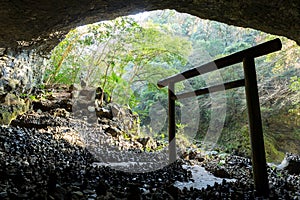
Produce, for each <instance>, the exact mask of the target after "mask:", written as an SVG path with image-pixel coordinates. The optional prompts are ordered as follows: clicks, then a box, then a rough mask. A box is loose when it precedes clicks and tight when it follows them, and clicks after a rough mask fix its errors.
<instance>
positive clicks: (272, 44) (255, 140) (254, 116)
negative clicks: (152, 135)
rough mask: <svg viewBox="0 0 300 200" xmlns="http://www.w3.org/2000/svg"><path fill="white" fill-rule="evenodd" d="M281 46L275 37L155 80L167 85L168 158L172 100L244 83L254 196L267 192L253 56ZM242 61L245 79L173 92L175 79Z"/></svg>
mask: <svg viewBox="0 0 300 200" xmlns="http://www.w3.org/2000/svg"><path fill="white" fill-rule="evenodd" d="M281 48H282V44H281V41H280V39H278V38H277V39H274V40H271V41H268V42H265V43H262V44H259V45H257V46H254V47H251V48H248V49H246V50H243V51H239V52H237V53H234V54H231V55H229V56H226V57H223V58H219V59H217V60H214V61H212V62H209V63H206V64H204V65H202V66H199V67H196V68H192V69H189V70H187V71H184V72H182V73H180V74H176V75H174V76H171V77H168V78H166V79H163V80H160V81H158V83H157V85H158V87H159V88H163V87H166V86H168V101H169V105H168V107H169V108H168V109H169V110H168V116H169V162H171V163H172V162H174V161H175V160H176V140H175V133H176V123H175V101H176V100H178V99H183V98H188V97H193V96H199V95H203V94H207V93H212V92H218V91H222V90H224V88H225V90H228V89H231V88H237V87H242V86H245V93H246V100H247V109H248V120H249V130H250V143H251V151H252V165H253V178H254V186H255V189H256V195H257V196H264V197H268V196H269V182H268V174H267V163H266V155H265V148H264V137H263V129H262V122H261V113H260V105H259V96H258V88H257V77H256V70H255V61H254V59H255V58H257V57H260V56H263V55H266V54H269V53H272V52H275V51H278V50H280V49H281ZM240 62H243V68H244V79H240V80H236V81H231V82H227V83H224V84H221V85H215V86H211V87H208V88H202V89H199V90H195V91H192V92H186V93H181V94H175V83H177V82H180V81H183V80H187V79H189V78H192V77H195V76H199V75H202V74H205V73H208V72H212V71H215V70H218V69H222V68H225V67H228V66H230V65H233V64H236V63H240Z"/></svg>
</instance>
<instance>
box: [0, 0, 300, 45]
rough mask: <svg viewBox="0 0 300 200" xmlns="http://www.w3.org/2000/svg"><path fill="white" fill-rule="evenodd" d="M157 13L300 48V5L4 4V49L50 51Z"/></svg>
mask: <svg viewBox="0 0 300 200" xmlns="http://www.w3.org/2000/svg"><path fill="white" fill-rule="evenodd" d="M157 9H176V10H177V11H179V12H186V13H190V14H192V15H195V16H198V17H200V18H205V19H211V20H216V21H220V22H224V23H227V24H233V25H237V26H243V27H251V28H254V29H258V30H262V31H265V32H269V33H272V34H275V35H283V36H287V37H289V38H290V39H293V40H295V41H297V42H298V44H300V31H299V30H300V24H299V21H300V14H299V13H300V1H299V0H286V1H281V0H262V1H257V0H247V1H244V0H242V1H241V0H239V1H236V0H234V1H227V0H209V1H207V0H180V1H179V0H164V1H158V0H135V1H132V0H122V1H120V0H111V1H107V0H65V1H58V0H47V1H46V0H41V1H35V0H22V1H20V0H13V1H11V0H3V1H1V3H0V27H1V31H0V48H6V47H17V46H18V45H19V46H20V45H21V46H32V45H33V44H34V43H35V44H37V46H41V45H42V44H43V47H44V49H46V50H50V49H51V48H52V47H54V46H55V45H56V44H57V43H58V42H59V39H60V38H61V37H63V35H64V34H65V33H66V32H67V31H68V30H70V29H71V28H74V27H76V26H79V25H84V24H88V23H92V22H97V21H101V20H108V19H113V18H115V17H117V16H122V15H128V14H135V13H138V12H141V11H150V10H157ZM32 48H36V46H35V47H32Z"/></svg>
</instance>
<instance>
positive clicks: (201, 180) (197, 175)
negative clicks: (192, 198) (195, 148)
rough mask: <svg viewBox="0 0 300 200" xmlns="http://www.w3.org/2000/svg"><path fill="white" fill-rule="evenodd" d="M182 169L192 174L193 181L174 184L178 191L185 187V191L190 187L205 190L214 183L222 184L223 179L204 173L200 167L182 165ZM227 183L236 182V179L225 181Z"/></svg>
mask: <svg viewBox="0 0 300 200" xmlns="http://www.w3.org/2000/svg"><path fill="white" fill-rule="evenodd" d="M183 168H184V169H187V170H188V171H191V173H192V179H193V181H189V182H179V181H176V182H175V184H174V185H175V186H176V187H178V188H179V189H181V190H182V189H183V188H184V187H186V188H187V189H190V188H191V187H193V188H196V189H199V190H200V189H202V188H206V187H207V185H210V186H213V185H214V184H215V183H222V181H223V179H224V178H218V177H215V176H214V175H213V174H211V173H210V172H208V171H206V170H205V168H204V167H201V166H199V165H194V166H190V165H183ZM225 180H226V181H227V182H232V181H236V179H225Z"/></svg>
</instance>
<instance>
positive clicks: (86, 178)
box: [0, 107, 300, 200]
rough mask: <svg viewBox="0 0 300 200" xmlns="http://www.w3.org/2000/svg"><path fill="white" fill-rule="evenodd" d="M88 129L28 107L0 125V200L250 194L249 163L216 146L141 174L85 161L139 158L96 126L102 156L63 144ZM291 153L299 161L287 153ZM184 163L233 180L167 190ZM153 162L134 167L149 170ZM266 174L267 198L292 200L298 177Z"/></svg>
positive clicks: (131, 145) (132, 145)
mask: <svg viewBox="0 0 300 200" xmlns="http://www.w3.org/2000/svg"><path fill="white" fill-rule="evenodd" d="M53 109H57V107H55V108H53ZM99 121H100V122H102V121H103V120H99ZM16 122H18V123H16ZM110 123H111V121H110V120H109V119H105V124H103V125H105V126H108V127H110ZM114 125H115V123H114ZM99 126H101V124H100V125H99ZM108 127H107V128H108ZM107 128H105V129H107ZM96 129H97V127H96V126H89V125H88V124H87V123H86V122H84V121H80V119H74V118H72V116H69V117H68V118H64V117H57V118H55V117H54V116H53V115H51V109H50V110H49V111H47V112H46V111H43V112H41V113H36V112H29V113H27V114H25V115H23V116H21V117H18V118H17V119H16V121H15V123H12V125H11V126H10V127H0V155H1V160H0V177H1V179H0V199H17V198H19V199H21V198H23V199H71V198H74V199H90V200H92V199H128V198H129V197H131V198H134V199H255V198H256V197H255V196H254V185H253V178H252V167H251V160H250V159H249V158H243V157H240V156H235V155H230V154H228V155H222V154H221V155H219V153H218V152H217V151H213V152H210V153H209V155H213V156H208V157H209V158H203V157H199V156H198V155H197V154H194V153H193V154H191V153H190V154H189V155H188V156H187V159H188V160H182V159H179V160H178V161H176V162H174V163H172V164H171V165H167V166H165V167H163V168H161V169H159V170H156V171H149V172H146V173H128V172H125V171H120V170H117V169H115V168H112V167H110V166H105V165H103V166H101V165H93V163H97V162H98V163H101V162H102V163H104V158H107V155H109V156H111V158H107V159H108V160H110V161H111V160H113V159H114V160H118V159H120V158H122V156H124V157H126V156H128V155H131V154H127V153H128V152H131V153H133V154H134V155H139V153H138V152H141V151H142V150H141V149H139V151H134V150H136V149H137V147H139V148H140V146H141V144H140V143H139V142H137V141H133V140H125V139H124V138H122V137H113V136H112V135H110V134H107V133H106V132H104V131H99V132H97V133H98V135H97V139H98V141H99V140H100V138H101V137H102V139H101V141H102V142H103V141H107V142H103V144H101V146H100V147H101V148H100V147H99V148H100V149H98V151H99V153H100V154H101V153H103V152H105V153H106V155H105V156H106V157H101V156H100V157H95V156H94V155H93V154H92V153H91V150H92V147H91V146H92V145H94V144H90V145H91V146H90V147H85V146H81V145H78V144H79V143H76V142H73V143H71V142H70V141H67V140H66V139H64V137H63V136H64V135H68V136H70V137H72V138H75V135H76V134H75V132H72V131H73V130H81V131H82V133H91V132H92V133H93V132H95V130H96ZM99 130H100V128H99ZM101 130H104V129H102V128H101ZM71 133H72V134H71ZM73 133H74V134H73ZM100 136H101V137H100ZM66 138H67V137H66ZM89 141H90V142H93V141H96V140H89ZM112 143H115V144H118V145H122V147H123V148H124V149H125V150H128V149H131V151H124V152H125V153H124V154H122V155H116V154H115V153H114V150H115V149H114V148H113V145H112ZM95 144H96V143H95ZM97 148H98V147H97ZM94 150H95V151H96V150H97V149H94ZM108 152H109V154H108ZM148 156H149V157H148ZM150 156H153V155H152V154H151V153H148V154H146V156H145V157H144V158H141V159H144V160H145V161H147V160H148V159H149V158H150ZM294 157H296V158H299V157H297V156H295V155H293V158H294ZM200 158H201V159H200ZM100 159H102V160H100ZM122 159H124V158H122ZM135 159H136V158H135V157H132V156H131V157H130V158H128V159H127V161H128V162H129V161H130V162H132V164H131V167H132V166H133V165H134V162H135V161H136V160H135ZM164 159H165V160H167V158H165V157H158V158H157V160H158V161H159V160H164ZM124 162H126V160H125V161H124ZM128 162H127V163H128ZM192 162H195V163H198V164H199V165H201V166H203V167H205V169H206V170H207V171H209V172H211V173H212V174H215V176H223V177H230V178H234V179H236V180H237V181H235V182H227V181H222V182H220V183H215V184H213V185H212V186H207V188H203V189H197V188H192V187H191V188H189V189H187V188H183V189H179V188H177V187H175V186H174V183H175V182H176V181H179V182H189V181H191V177H192V175H191V173H190V172H188V170H186V169H184V168H183V166H184V165H186V164H189V163H192ZM155 164H156V163H152V164H151V165H146V166H145V165H140V166H135V167H141V168H143V167H149V168H152V167H155ZM268 174H269V181H270V199H299V198H300V193H299V191H300V178H299V175H297V174H291V173H289V172H288V170H284V169H277V168H276V167H268ZM257 199H258V198H257Z"/></svg>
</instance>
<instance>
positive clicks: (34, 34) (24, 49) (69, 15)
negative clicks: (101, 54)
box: [0, 0, 300, 199]
mask: <svg viewBox="0 0 300 200" xmlns="http://www.w3.org/2000/svg"><path fill="white" fill-rule="evenodd" d="M163 9H174V10H176V11H178V12H182V13H189V14H191V15H193V16H197V17H200V18H202V19H209V20H215V21H219V22H223V23H226V24H228V25H235V26H239V27H249V28H253V29H256V30H261V31H264V32H267V33H271V34H275V35H280V36H285V37H287V38H289V39H292V40H294V41H295V42H296V43H297V44H298V45H299V44H300V31H299V30H300V24H299V23H297V22H299V21H300V1H298V0H286V1H282V0H275V1H271V0H264V1H254V0H251V1H223V0H222V1H217V0H211V1H203V0H184V1H170V0H166V1H157V0H153V1H146V0H139V1H117V0H113V1H98V0H84V1H83V0H79V1H75V0H67V1H55V0H50V1H33V0H22V1H20V0H18V1H16V0H13V1H9V0H5V1H2V2H1V7H0V10H1V12H0V16H1V18H0V25H1V27H2V29H1V32H0V69H1V76H0V100H1V102H3V101H4V102H5V98H7V97H9V98H12V99H13V98H14V96H10V93H13V95H14V94H18V95H19V94H22V93H25V92H26V93H27V92H29V93H30V92H31V91H32V90H33V88H35V86H38V85H40V84H41V83H42V80H43V73H44V71H43V69H42V67H41V66H43V64H44V62H45V60H47V59H48V58H49V53H50V52H51V50H52V49H53V48H54V47H55V46H57V44H58V43H59V42H60V41H62V40H63V39H64V38H65V36H66V35H67V33H68V32H69V31H70V30H72V29H73V28H76V27H78V26H82V25H86V24H91V23H95V22H99V21H104V20H111V19H115V18H116V17H119V16H127V15H131V14H137V13H140V12H144V11H153V10H163ZM15 91H17V92H16V93H15ZM22 104H24V107H28V104H27V102H22ZM18 109H20V108H18ZM23 109H24V108H21V111H19V110H12V113H14V112H19V113H24V111H23ZM27 109H28V108H26V109H25V110H27ZM117 109H119V108H117ZM59 111H61V110H59ZM10 112H11V111H10ZM61 112H62V113H54V115H58V116H60V115H62V116H63V115H66V114H65V113H63V111H61ZM5 114H6V113H1V118H4V117H3V116H4V115H5ZM106 114H107V113H106ZM107 115H110V113H109V114H107ZM32 116H33V115H32ZM15 117H16V116H14V118H15ZM64 117H66V116H64ZM18 120H19V119H18ZM7 123H8V124H9V123H10V121H9V122H7ZM50 125H51V126H53V124H49V126H50ZM13 126H14V128H12V129H6V128H2V127H0V130H1V131H7V130H8V132H9V133H10V132H11V133H15V136H12V135H13V134H9V137H12V138H18V137H19V136H18V134H23V133H20V132H18V130H16V127H17V126H18V124H17V122H15V125H13ZM22 126H24V127H26V126H28V124H26V123H25V124H23V125H22ZM44 126H45V127H44ZM54 126H55V125H54ZM39 128H41V129H47V124H46V125H43V126H41V127H39ZM49 130H51V129H50V128H49ZM47 131H48V130H47ZM47 131H46V132H47ZM51 131H52V130H51ZM64 131H66V132H68V130H67V129H66V130H64ZM109 131H110V132H111V134H112V135H118V134H119V130H115V129H111V128H110V130H109ZM33 132H34V131H33ZM35 132H36V133H37V131H35ZM26 134H27V135H26ZM23 135H24V134H23ZM28 135H29V131H28V132H27V133H25V136H26V137H27V136H28ZM25 136H24V137H25ZM20 137H21V136H20ZM26 137H25V138H26ZM44 137H45V140H47V135H43V136H42V138H44ZM141 139H146V140H147V138H141ZM148 140H149V139H148ZM148 140H147V141H148ZM146 143H147V142H146ZM6 146H9V144H7V143H5V145H3V147H4V148H3V149H5V148H6ZM57 146H59V145H57ZM79 146H80V145H79ZM9 148H10V147H7V149H9ZM47 148H48V147H47ZM59 150H61V151H65V148H64V147H61V146H60V147H59ZM28 151H30V150H28ZM80 151H82V150H80ZM194 154H197V153H195V152H190V153H189V155H188V156H190V157H194V159H199V160H202V159H203V158H201V157H197V156H195V155H194ZM74 155H75V156H77V155H76V153H74ZM74 155H73V154H72V153H70V155H69V154H68V156H74ZM89 159H90V158H89ZM230 159H232V160H230V162H232V163H235V164H237V165H245V166H243V167H249V165H250V160H247V159H245V160H242V161H241V163H237V161H236V160H234V159H235V157H232V158H230ZM91 160H92V159H91ZM220 160H221V161H222V162H225V161H224V160H222V159H220ZM221 161H220V163H221ZM238 162H240V161H238ZM27 163H28V162H27V161H22V164H23V165H24V166H25V167H24V168H26V166H28V165H29V164H27ZM220 163H213V164H215V165H222V164H220ZM60 164H61V163H60ZM174 165H175V167H174ZM174 165H173V166H171V167H174V168H175V169H177V168H179V169H178V171H179V172H181V170H182V169H181V167H178V166H179V164H177V163H175V164H174ZM70 166H71V167H70V169H71V168H72V167H73V168H74V167H77V166H76V165H74V166H72V165H70ZM52 167H53V166H52ZM68 167H69V166H68ZM89 167H90V166H89ZM54 169H55V166H54ZM68 169H69V168H68ZM68 169H64V170H68ZM52 170H53V169H49V171H46V172H45V173H46V174H47V175H48V176H49V177H50V178H49V182H48V183H47V189H48V193H51V195H52V194H53V195H54V196H50V198H54V199H55V198H61V197H62V196H63V195H65V196H67V195H68V193H67V191H66V189H64V188H63V187H65V188H67V186H65V185H64V186H61V185H59V184H58V181H57V180H58V179H59V178H58V177H57V176H58V175H55V173H56V172H55V170H54V171H52ZM72 170H74V169H72ZM166 171H168V169H167V170H166ZM69 172H70V171H68V173H69ZM71 172H72V171H71ZM106 173H107V172H105V170H104V172H103V174H104V175H101V176H103V177H102V178H104V177H105V176H109V175H110V174H108V175H107V174H106ZM111 173H112V174H113V176H112V177H113V178H112V179H113V181H114V183H113V184H115V182H117V181H118V180H119V179H118V178H119V176H121V175H122V176H123V174H121V175H120V174H118V172H111ZM163 173H164V172H163ZM217 173H220V174H221V176H224V177H227V176H228V178H229V175H227V174H226V172H224V171H222V169H221V170H218V171H217ZM70 174H72V173H70ZM166 174H167V175H166ZM2 175H5V176H6V174H5V172H4V171H3V170H2V171H1V169H0V176H2ZM52 175H54V176H53V177H52ZM60 175H61V174H60ZM72 175H74V174H72ZM165 175H166V176H165ZM12 176H13V178H16V177H17V178H18V174H17V175H15V174H13V175H12ZM164 176H165V177H167V178H168V177H169V176H170V175H169V174H168V173H167V172H166V173H164ZM237 176H238V175H237ZM51 177H52V178H51ZM137 177H138V178H136V177H135V175H130V176H129V179H132V180H136V179H143V180H144V179H146V178H144V176H143V175H139V176H137ZM6 178H7V177H6ZM77 178H78V177H77ZM80 178H82V177H79V179H80ZM126 178H128V177H126ZM126 178H124V180H125V181H124V180H122V183H121V184H123V185H126V187H125V188H126V192H128V196H126V198H136V196H135V195H140V194H141V193H140V191H139V190H138V191H137V190H136V188H137V186H139V185H138V184H139V183H135V182H134V181H133V182H134V183H132V184H131V183H130V184H128V185H127V182H126ZM156 178H157V177H156ZM169 178H170V177H169ZM56 179H57V180H56ZM75 179H76V178H75ZM129 179H128V180H129ZM16 180H18V179H16ZM82 180H83V179H82ZM93 180H94V179H93ZM95 180H96V179H95ZM157 180H158V181H160V178H158V179H157ZM22 181H23V182H24V183H25V182H26V181H27V180H25V179H24V180H23V179H22ZM63 181H65V180H62V182H63ZM84 181H86V179H85V180H84ZM97 181H98V182H97V183H96V188H93V189H95V191H92V192H91V191H87V190H85V192H86V193H85V192H83V193H84V194H83V193H82V192H80V191H79V190H81V189H82V188H85V187H86V185H84V184H86V183H79V184H78V183H77V182H76V184H78V185H79V186H80V187H82V188H80V189H79V187H77V186H75V184H74V185H72V187H73V186H74V188H75V189H74V191H73V193H72V194H71V195H75V196H76V197H77V198H80V197H82V196H88V194H89V192H91V193H95V192H96V193H97V195H98V196H101V195H107V194H106V191H109V190H108V189H107V188H106V187H107V183H103V182H101V181H100V182H99V180H97ZM296 181H298V182H299V179H296ZM66 182H67V181H66ZM110 184H111V183H110ZM16 185H17V184H16ZM70 185H71V183H70ZM83 185H84V186H83ZM87 185H88V184H87ZM123 185H122V186H123ZM224 185H225V186H224V188H225V189H226V187H227V186H226V183H224ZM16 187H19V186H16ZM118 187H119V186H118ZM120 187H121V186H120ZM243 187H244V186H243ZM245 187H246V186H245ZM295 187H296V186H295ZM20 188H22V187H21V186H20ZM87 188H88V187H87ZM162 188H163V189H161V190H159V189H158V191H159V192H161V193H162V194H164V195H165V193H166V194H167V195H168V193H170V194H173V193H174V194H176V193H177V192H178V191H177V189H174V187H172V186H169V185H168V186H166V185H163V186H162ZM224 188H222V190H224ZM251 189H252V188H251ZM59 190H60V191H59ZM64 190H65V191H64ZM76 190H78V191H76ZM32 191H34V190H32ZM103 191H105V192H104V194H102V192H103ZM165 191H167V192H165ZM159 192H156V193H157V194H156V193H155V194H154V196H155V195H158V196H159ZM179 193H180V192H179ZM198 193H199V192H198ZM19 194H21V196H20V197H21V198H22V197H24V198H26V197H28V196H22V195H23V194H22V192H19V193H18V194H17V193H16V196H14V195H15V194H14V193H13V192H7V193H5V192H0V197H3V196H4V197H7V196H9V197H19V196H18V195H19ZM32 194H33V193H30V195H32ZM196 194H197V192H196ZM55 195H56V196H55ZM60 195H61V196H60ZM126 195H127V194H126ZM130 195H131V196H130ZM180 195H182V196H184V195H185V193H180ZM209 195H210V194H209ZM241 195H242V194H241ZM251 195H252V194H251ZM251 195H250V197H252V196H251ZM108 196H109V195H108ZM121 196H122V195H121ZM165 196H166V195H165ZM165 196H164V197H163V198H165ZM122 197H123V196H122ZM167 197H168V196H167ZM239 197H240V196H239ZM174 198H176V197H175V196H174Z"/></svg>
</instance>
